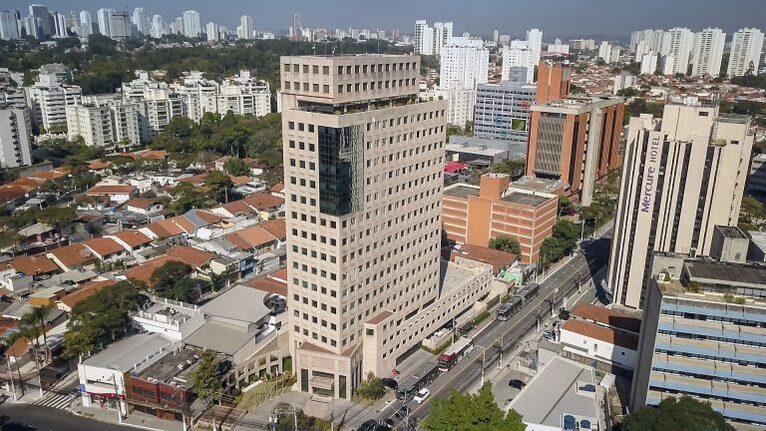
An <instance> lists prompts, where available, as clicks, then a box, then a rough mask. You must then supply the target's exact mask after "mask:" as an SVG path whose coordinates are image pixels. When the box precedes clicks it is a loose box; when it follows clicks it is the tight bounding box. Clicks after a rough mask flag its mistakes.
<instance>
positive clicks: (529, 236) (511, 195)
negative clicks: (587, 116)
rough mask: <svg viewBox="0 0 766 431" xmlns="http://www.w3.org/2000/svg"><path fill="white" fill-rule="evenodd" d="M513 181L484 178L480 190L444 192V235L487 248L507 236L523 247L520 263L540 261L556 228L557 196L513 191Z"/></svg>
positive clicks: (449, 189)
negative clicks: (490, 243) (499, 238)
mask: <svg viewBox="0 0 766 431" xmlns="http://www.w3.org/2000/svg"><path fill="white" fill-rule="evenodd" d="M509 185H510V177H509V176H508V175H503V174H485V175H483V176H482V177H481V182H480V186H479V187H476V186H471V185H468V184H453V185H451V186H449V187H446V188H445V189H444V198H443V200H442V205H443V207H444V209H443V215H442V218H443V223H444V226H443V227H444V231H445V232H446V233H447V237H448V238H449V239H451V240H453V241H455V242H457V243H459V244H468V245H477V246H481V247H488V246H489V241H490V239H492V238H497V237H501V236H508V237H512V238H516V239H517V240H518V241H519V244H520V245H521V256H520V258H521V262H522V263H534V262H537V261H538V260H539V259H540V247H541V246H542V244H543V241H544V240H545V238H548V237H549V236H551V233H552V229H553V225H555V224H556V214H557V210H558V196H557V195H554V194H547V193H539V192H530V191H528V190H524V189H514V188H510V189H509Z"/></svg>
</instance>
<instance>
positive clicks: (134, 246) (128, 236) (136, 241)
mask: <svg viewBox="0 0 766 431" xmlns="http://www.w3.org/2000/svg"><path fill="white" fill-rule="evenodd" d="M105 238H110V239H112V240H114V241H115V242H117V244H119V245H120V246H122V247H123V248H124V249H125V250H127V251H128V252H129V253H130V254H131V255H133V256H135V255H136V252H138V251H140V250H143V249H145V248H148V247H149V246H150V245H151V243H152V240H151V238H149V237H148V236H146V235H144V234H143V233H141V232H139V231H137V230H123V231H120V232H117V233H115V234H114V235H107V236H106V237H105Z"/></svg>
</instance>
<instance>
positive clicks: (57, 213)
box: [37, 207, 77, 230]
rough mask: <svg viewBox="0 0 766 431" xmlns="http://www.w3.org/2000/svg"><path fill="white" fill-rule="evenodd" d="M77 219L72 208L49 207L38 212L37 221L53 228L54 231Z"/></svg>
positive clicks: (75, 212)
mask: <svg viewBox="0 0 766 431" xmlns="http://www.w3.org/2000/svg"><path fill="white" fill-rule="evenodd" d="M76 217H77V211H75V209H74V207H49V208H46V209H44V210H42V211H41V212H40V214H39V215H38V216H37V221H39V222H40V223H45V224H47V225H51V226H53V227H54V228H55V229H56V230H59V229H61V227H62V226H64V225H65V224H67V223H69V222H71V221H72V220H74V219H75V218H76Z"/></svg>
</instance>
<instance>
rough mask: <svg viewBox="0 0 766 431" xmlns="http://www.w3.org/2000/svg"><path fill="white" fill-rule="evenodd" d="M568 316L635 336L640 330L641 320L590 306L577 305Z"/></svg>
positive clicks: (607, 309)
mask: <svg viewBox="0 0 766 431" xmlns="http://www.w3.org/2000/svg"><path fill="white" fill-rule="evenodd" d="M570 314H571V315H572V316H576V317H580V318H582V319H585V320H592V321H594V322H599V323H601V324H604V325H607V326H613V327H615V328H620V329H623V330H625V331H630V332H635V333H636V334H638V333H639V332H640V330H641V319H639V318H637V317H633V316H629V315H627V314H624V313H620V312H619V311H616V310H611V309H609V308H604V307H598V306H596V305H592V304H579V305H577V306H576V307H575V308H573V309H572V311H571V312H570Z"/></svg>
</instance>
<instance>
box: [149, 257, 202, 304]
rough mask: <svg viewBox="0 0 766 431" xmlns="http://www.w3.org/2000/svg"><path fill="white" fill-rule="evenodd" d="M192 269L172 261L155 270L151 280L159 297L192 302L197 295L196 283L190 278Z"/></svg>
mask: <svg viewBox="0 0 766 431" xmlns="http://www.w3.org/2000/svg"><path fill="white" fill-rule="evenodd" d="M191 272H192V267H191V266H189V265H187V264H185V263H183V262H177V261H175V260H171V261H169V262H167V263H165V264H164V265H162V266H160V267H159V268H157V269H155V270H154V272H153V273H152V276H151V278H150V281H151V285H152V287H153V288H154V291H155V292H156V293H157V296H160V297H162V298H168V299H172V300H175V301H184V302H191V301H192V300H193V299H194V296H195V293H196V286H195V284H194V281H192V279H191V278H190V277H189V274H191Z"/></svg>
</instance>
